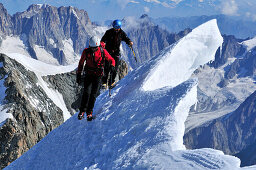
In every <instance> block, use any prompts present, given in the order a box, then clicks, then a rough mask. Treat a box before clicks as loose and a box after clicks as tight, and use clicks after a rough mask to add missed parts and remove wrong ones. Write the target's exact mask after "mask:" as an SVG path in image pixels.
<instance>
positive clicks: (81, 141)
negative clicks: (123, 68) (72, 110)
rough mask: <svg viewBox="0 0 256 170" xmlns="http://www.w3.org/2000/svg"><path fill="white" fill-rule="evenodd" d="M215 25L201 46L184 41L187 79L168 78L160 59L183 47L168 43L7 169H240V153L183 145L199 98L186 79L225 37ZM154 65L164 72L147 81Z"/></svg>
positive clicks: (192, 83) (194, 84) (213, 23)
mask: <svg viewBox="0 0 256 170" xmlns="http://www.w3.org/2000/svg"><path fill="white" fill-rule="evenodd" d="M213 27H217V25H216V21H211V22H208V23H206V24H205V25H203V26H202V27H201V30H198V36H200V35H201V34H200V33H202V34H204V33H205V30H204V29H206V30H207V32H208V34H204V36H201V38H198V39H197V38H195V39H194V40H195V41H194V43H199V42H201V41H203V40H204V39H205V38H206V39H207V38H209V37H210V38H209V39H208V40H207V41H206V42H207V43H206V44H205V46H206V47H205V48H202V49H201V51H200V50H199V49H197V48H196V47H195V46H188V47H186V48H188V49H187V50H188V51H190V56H192V58H193V60H181V61H180V62H189V63H190V67H189V68H186V67H187V65H186V64H184V65H181V66H183V67H181V68H179V69H180V70H183V69H184V70H185V71H184V72H182V73H184V75H181V76H182V77H183V78H184V79H183V80H185V79H187V80H186V81H183V82H181V80H178V81H176V82H175V83H173V84H172V86H170V84H171V83H170V82H171V81H173V79H169V80H167V79H165V78H164V76H165V74H168V73H169V72H170V71H172V68H170V67H166V66H165V64H162V63H165V62H166V61H168V62H170V61H172V60H170V59H169V58H171V57H172V56H178V55H177V54H173V55H170V53H176V52H175V51H177V49H176V48H179V49H181V48H180V47H179V43H178V44H176V45H175V46H173V47H169V48H172V51H170V52H169V53H168V52H166V53H165V54H164V53H162V54H161V55H159V56H156V57H155V58H154V59H152V60H151V61H149V62H147V63H145V64H144V65H143V66H141V67H139V68H137V69H135V70H133V71H132V72H130V73H129V74H128V75H127V76H126V77H125V78H124V79H122V80H121V81H120V82H119V83H118V84H117V86H116V87H115V88H114V89H113V95H112V96H111V97H109V95H108V92H105V93H103V94H101V95H100V96H99V97H98V98H97V102H96V104H95V109H94V113H95V114H96V115H97V118H96V119H95V120H94V121H92V122H86V121H84V120H82V121H78V120H77V114H76V115H74V116H73V117H71V118H70V119H68V120H67V121H66V122H65V123H64V124H63V125H61V126H59V127H58V128H56V129H55V130H53V131H52V132H50V133H49V134H48V135H47V136H46V137H45V138H44V139H43V140H42V141H40V142H39V143H38V144H37V145H35V146H34V147H33V148H32V149H30V150H29V151H28V152H26V153H25V154H24V155H22V156H21V157H20V158H19V159H17V160H16V161H15V162H13V163H12V164H11V165H9V166H8V167H7V168H6V169H15V168H21V169H39V168H40V169H42V168H43V169H186V170H187V169H191V170H192V169H199V170H200V169H227V170H228V169H239V165H240V160H239V159H238V158H235V157H232V156H227V155H224V154H223V153H222V152H220V151H216V150H213V149H199V150H185V147H184V145H183V139H182V138H183V135H184V122H185V120H186V118H187V116H188V111H189V108H190V107H191V106H192V105H193V104H195V102H196V98H197V96H196V94H197V92H196V89H197V80H196V79H188V78H187V77H188V75H187V73H188V72H190V71H191V70H193V69H196V68H197V67H199V65H200V64H205V63H207V62H209V61H210V60H211V59H212V56H213V55H214V54H215V52H216V50H217V48H218V45H219V42H218V43H216V42H215V41H216V37H217V40H221V38H220V34H218V33H217V32H216V31H215V32H212V30H211V29H210V28H213ZM208 29H210V30H211V31H209V30H208ZM191 34H192V35H189V36H191V37H193V36H195V37H196V36H197V34H194V33H193V32H192V33H191ZM212 34H214V35H212ZM205 36H206V37H205ZM185 40H186V38H185ZM185 40H183V41H185ZM210 40H211V41H213V42H211V41H210ZM197 41H199V42H197ZM185 44H187V43H185ZM216 44H217V45H216ZM208 50H210V51H212V53H209V52H208ZM194 55H196V57H194ZM177 61H178V60H177ZM191 63H192V64H191ZM169 64H170V63H169ZM167 65H168V64H167ZM162 67H163V68H162ZM156 68H157V69H156ZM153 69H156V70H157V71H158V72H159V73H158V74H160V72H161V71H164V73H165V74H163V77H162V79H158V80H159V81H158V82H157V83H158V84H157V85H158V86H157V85H154V86H151V85H150V84H149V82H148V80H149V79H152V80H153V79H155V75H154V74H153V73H152V70H153ZM164 69H166V70H164ZM161 74H162V73H161ZM143 87H149V88H146V90H145V89H143Z"/></svg>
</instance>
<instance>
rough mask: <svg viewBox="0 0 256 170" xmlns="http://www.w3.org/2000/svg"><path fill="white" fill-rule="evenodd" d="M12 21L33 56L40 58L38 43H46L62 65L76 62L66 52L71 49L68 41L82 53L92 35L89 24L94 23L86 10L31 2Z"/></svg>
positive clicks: (75, 49) (77, 51)
mask: <svg viewBox="0 0 256 170" xmlns="http://www.w3.org/2000/svg"><path fill="white" fill-rule="evenodd" d="M12 20H13V25H14V30H13V32H14V34H15V35H22V36H23V40H24V41H25V44H27V45H28V47H29V52H30V55H31V56H32V57H34V58H36V53H35V51H34V46H35V45H38V46H43V47H44V48H45V49H46V50H47V51H48V52H51V53H52V54H53V56H54V57H55V58H56V59H57V60H58V62H59V64H62V65H65V64H70V63H71V62H72V61H69V60H70V56H65V55H67V54H65V53H64V52H63V51H64V50H65V49H64V48H67V47H66V46H65V43H69V45H70V46H72V48H73V49H74V52H76V53H78V54H80V53H81V51H82V50H83V48H84V47H86V43H87V40H88V38H89V35H88V32H87V26H88V25H91V21H90V19H89V17H88V14H87V12H86V11H84V10H78V9H77V8H74V7H71V6H69V7H60V8H57V7H54V6H50V5H41V6H40V5H31V6H30V7H29V8H28V9H27V10H26V11H24V12H21V13H16V14H15V15H14V16H13V19H12ZM24 37H25V38H24Z"/></svg>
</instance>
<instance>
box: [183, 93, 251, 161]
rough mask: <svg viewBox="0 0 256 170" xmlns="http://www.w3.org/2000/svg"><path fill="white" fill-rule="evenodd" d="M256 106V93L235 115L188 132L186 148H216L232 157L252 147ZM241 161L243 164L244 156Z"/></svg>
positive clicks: (229, 115) (226, 116) (185, 138)
mask: <svg viewBox="0 0 256 170" xmlns="http://www.w3.org/2000/svg"><path fill="white" fill-rule="evenodd" d="M255 106H256V91H255V92H254V93H253V94H251V95H250V96H249V97H248V98H247V99H246V100H245V101H244V102H243V103H242V104H241V105H240V106H239V107H238V108H237V109H236V110H235V111H234V112H233V113H230V114H228V115H225V116H223V117H221V118H218V119H215V120H213V121H210V122H207V123H205V124H204V125H202V126H199V127H196V128H194V129H192V130H190V131H188V132H187V133H186V134H185V135H184V143H185V145H186V147H187V148H189V149H196V148H204V147H207V148H214V149H218V150H222V151H224V153H226V154H231V155H234V154H237V153H239V152H241V151H243V150H245V149H246V148H248V147H251V145H252V144H254V143H255V142H256V136H255V132H256V121H255V120H256V107H255ZM254 154H255V153H254ZM254 157H255V156H254ZM241 159H242V162H243V157H242V156H241ZM251 162H255V160H253V161H251Z"/></svg>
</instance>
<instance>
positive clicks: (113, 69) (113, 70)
mask: <svg viewBox="0 0 256 170" xmlns="http://www.w3.org/2000/svg"><path fill="white" fill-rule="evenodd" d="M115 71H116V68H115V67H114V66H112V65H111V67H110V72H111V73H114V72H115Z"/></svg>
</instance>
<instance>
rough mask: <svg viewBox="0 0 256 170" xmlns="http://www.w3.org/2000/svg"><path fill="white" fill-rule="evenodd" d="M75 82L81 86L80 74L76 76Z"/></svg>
mask: <svg viewBox="0 0 256 170" xmlns="http://www.w3.org/2000/svg"><path fill="white" fill-rule="evenodd" d="M76 82H77V83H78V84H81V82H82V76H81V74H76Z"/></svg>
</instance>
